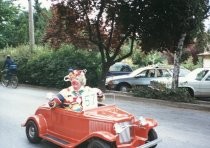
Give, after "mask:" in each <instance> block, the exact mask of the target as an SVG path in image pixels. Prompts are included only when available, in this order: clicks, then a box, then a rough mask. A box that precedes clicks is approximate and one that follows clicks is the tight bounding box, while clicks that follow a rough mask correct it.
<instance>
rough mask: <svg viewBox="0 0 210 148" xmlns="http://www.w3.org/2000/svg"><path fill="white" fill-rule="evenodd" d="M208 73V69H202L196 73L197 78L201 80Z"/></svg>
mask: <svg viewBox="0 0 210 148" xmlns="http://www.w3.org/2000/svg"><path fill="white" fill-rule="evenodd" d="M207 73H208V70H202V71H201V72H199V73H198V74H197V75H196V80H198V81H201V80H202V79H203V78H204V77H205V75H206V74H207Z"/></svg>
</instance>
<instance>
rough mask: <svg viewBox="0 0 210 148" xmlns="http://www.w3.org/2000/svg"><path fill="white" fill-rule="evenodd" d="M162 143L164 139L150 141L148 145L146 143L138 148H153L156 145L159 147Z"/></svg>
mask: <svg viewBox="0 0 210 148" xmlns="http://www.w3.org/2000/svg"><path fill="white" fill-rule="evenodd" d="M161 141H162V139H155V140H153V141H150V142H148V143H146V144H144V145H141V146H139V147H138V148H150V147H152V146H154V145H157V144H158V143H159V142H161Z"/></svg>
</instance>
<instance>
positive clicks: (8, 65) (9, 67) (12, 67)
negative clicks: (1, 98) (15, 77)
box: [3, 55, 17, 79]
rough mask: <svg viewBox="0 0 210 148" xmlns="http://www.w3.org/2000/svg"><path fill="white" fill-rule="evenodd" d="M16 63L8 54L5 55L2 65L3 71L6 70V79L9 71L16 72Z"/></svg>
mask: <svg viewBox="0 0 210 148" xmlns="http://www.w3.org/2000/svg"><path fill="white" fill-rule="evenodd" d="M16 70H17V65H16V64H14V61H13V60H12V59H11V57H10V55H7V57H6V59H5V61H4V65H3V71H5V72H6V75H7V76H6V78H7V79H8V76H9V75H10V73H16Z"/></svg>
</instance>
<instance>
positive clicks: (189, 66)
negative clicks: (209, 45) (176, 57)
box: [181, 57, 202, 70]
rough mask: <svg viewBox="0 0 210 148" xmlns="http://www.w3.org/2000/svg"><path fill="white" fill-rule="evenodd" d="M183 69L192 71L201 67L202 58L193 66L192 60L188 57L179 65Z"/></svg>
mask: <svg viewBox="0 0 210 148" xmlns="http://www.w3.org/2000/svg"><path fill="white" fill-rule="evenodd" d="M181 65H182V66H183V67H185V68H187V69H189V70H194V69H196V68H199V67H202V58H201V57H200V58H199V59H198V62H197V64H193V58H192V57H189V58H188V59H187V60H186V61H185V62H183V63H182V64H181Z"/></svg>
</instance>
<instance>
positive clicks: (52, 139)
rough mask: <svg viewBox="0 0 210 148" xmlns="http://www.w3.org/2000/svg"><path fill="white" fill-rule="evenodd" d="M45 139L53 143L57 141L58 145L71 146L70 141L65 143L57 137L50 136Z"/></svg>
mask: <svg viewBox="0 0 210 148" xmlns="http://www.w3.org/2000/svg"><path fill="white" fill-rule="evenodd" d="M44 137H45V138H46V139H49V140H51V141H56V143H59V144H62V145H69V144H70V143H69V142H68V141H65V140H63V139H60V138H57V137H55V136H52V135H49V134H46V135H44ZM45 138H44V139H45Z"/></svg>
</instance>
